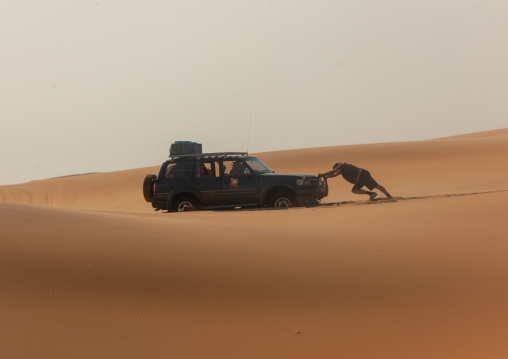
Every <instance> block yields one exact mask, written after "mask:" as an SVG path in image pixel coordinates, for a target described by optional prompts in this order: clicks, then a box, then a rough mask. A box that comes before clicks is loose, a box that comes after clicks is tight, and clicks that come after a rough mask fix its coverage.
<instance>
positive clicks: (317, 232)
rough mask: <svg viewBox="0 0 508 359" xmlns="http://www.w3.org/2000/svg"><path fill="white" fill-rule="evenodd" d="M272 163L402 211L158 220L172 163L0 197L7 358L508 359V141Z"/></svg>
mask: <svg viewBox="0 0 508 359" xmlns="http://www.w3.org/2000/svg"><path fill="white" fill-rule="evenodd" d="M257 155H258V157H260V158H261V159H262V160H263V161H264V162H265V163H266V164H268V165H269V166H270V167H271V168H272V169H274V170H275V171H276V172H296V173H312V174H317V173H319V172H325V171H328V170H329V169H331V166H332V165H333V163H335V162H349V163H353V164H355V165H357V166H359V167H363V168H366V169H368V170H369V171H370V172H371V173H372V175H373V177H374V178H375V179H376V180H377V181H378V182H379V183H380V184H382V185H383V186H385V187H386V189H387V190H388V191H390V192H391V194H392V195H393V196H394V197H395V200H392V201H388V200H380V201H376V202H368V201H366V197H365V196H363V197H362V196H359V195H354V194H352V193H351V187H352V185H351V184H349V183H347V182H346V181H345V180H343V179H342V178H335V179H330V180H329V186H330V195H329V196H328V197H327V198H325V199H324V200H323V201H322V205H320V206H318V207H313V208H291V209H287V210H270V209H250V210H231V211H202V212H193V213H166V212H160V211H159V212H155V211H153V210H152V208H151V205H150V204H149V203H146V202H145V201H144V200H143V196H142V190H141V188H142V181H143V179H144V176H145V175H146V174H148V173H157V171H158V167H159V164H157V163H154V166H153V167H148V168H141V169H134V170H128V171H120V172H111V173H101V174H89V175H83V176H70V177H65V178H55V179H48V180H43V181H34V182H29V183H23V184H18V185H12V186H3V187H0V226H1V227H0V228H1V230H0V237H1V238H0V239H1V240H0V320H1V322H0V323H1V325H0V358H16V359H17V358H51V359H55V358H87V359H89V358H506V356H507V355H508V341H507V340H506V337H507V334H508V282H507V281H506V278H507V277H508V260H507V257H508V220H507V213H508V129H503V130H498V131H489V132H482V133H475V134H470V135H462V136H456V137H448V138H441V139H435V140H429V141H418V142H401V143H381V144H368V145H355V146H336V147H324V148H313V149H296V150H288V151H278V152H269V153H260V154H257ZM379 197H383V195H382V194H379Z"/></svg>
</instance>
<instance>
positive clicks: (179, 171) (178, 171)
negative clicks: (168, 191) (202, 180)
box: [164, 161, 193, 179]
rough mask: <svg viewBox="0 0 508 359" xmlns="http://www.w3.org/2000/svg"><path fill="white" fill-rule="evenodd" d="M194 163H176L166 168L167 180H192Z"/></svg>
mask: <svg viewBox="0 0 508 359" xmlns="http://www.w3.org/2000/svg"><path fill="white" fill-rule="evenodd" d="M192 165H193V162H191V161H185V162H175V163H170V164H168V166H167V167H166V172H165V176H164V177H165V178H170V179H173V178H190V177H191V175H192Z"/></svg>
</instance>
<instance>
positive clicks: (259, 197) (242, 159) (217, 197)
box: [143, 152, 328, 212]
mask: <svg viewBox="0 0 508 359" xmlns="http://www.w3.org/2000/svg"><path fill="white" fill-rule="evenodd" d="M143 195H144V197H145V200H146V201H147V202H151V203H152V207H154V208H155V209H156V210H159V209H164V210H168V211H169V212H171V211H175V212H186V211H195V210H199V209H215V208H217V209H218V208H235V207H264V206H269V207H276V208H289V207H292V206H298V205H312V204H317V203H318V202H319V200H320V199H321V198H323V197H326V196H327V195H328V184H327V182H326V180H324V179H321V178H317V176H315V175H306V174H282V173H274V171H272V170H271V169H270V168H269V167H268V166H267V165H265V164H264V163H263V162H261V161H260V160H259V159H258V158H256V157H252V156H248V154H247V153H235V152H222V153H199V154H190V155H173V156H170V157H169V159H168V160H167V161H165V162H164V163H163V164H162V166H161V169H160V171H159V175H158V176H156V175H153V174H150V175H147V176H146V177H145V180H144V182H143Z"/></svg>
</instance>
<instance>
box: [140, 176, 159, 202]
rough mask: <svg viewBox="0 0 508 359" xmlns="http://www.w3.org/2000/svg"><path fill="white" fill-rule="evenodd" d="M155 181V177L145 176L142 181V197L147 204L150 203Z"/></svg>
mask: <svg viewBox="0 0 508 359" xmlns="http://www.w3.org/2000/svg"><path fill="white" fill-rule="evenodd" d="M156 179H157V176H156V175H146V177H145V180H144V181H143V196H144V197H145V201H147V202H152V199H153V185H154V183H155V180H156Z"/></svg>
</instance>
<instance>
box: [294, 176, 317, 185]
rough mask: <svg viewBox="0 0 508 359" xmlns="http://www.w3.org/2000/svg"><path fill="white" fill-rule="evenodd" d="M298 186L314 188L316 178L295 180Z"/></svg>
mask: <svg viewBox="0 0 508 359" xmlns="http://www.w3.org/2000/svg"><path fill="white" fill-rule="evenodd" d="M296 184H297V185H298V186H315V185H316V184H317V179H316V178H300V179H297V180H296Z"/></svg>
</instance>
